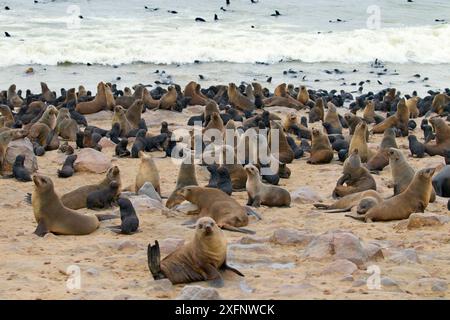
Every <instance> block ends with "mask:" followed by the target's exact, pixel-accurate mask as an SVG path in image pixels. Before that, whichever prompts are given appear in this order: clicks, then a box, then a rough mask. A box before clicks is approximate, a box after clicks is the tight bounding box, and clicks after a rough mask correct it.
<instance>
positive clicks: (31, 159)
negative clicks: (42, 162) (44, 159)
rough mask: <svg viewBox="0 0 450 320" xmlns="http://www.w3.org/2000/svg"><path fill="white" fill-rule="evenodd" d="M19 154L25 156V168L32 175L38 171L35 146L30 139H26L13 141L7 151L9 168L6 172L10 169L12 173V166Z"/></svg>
mask: <svg viewBox="0 0 450 320" xmlns="http://www.w3.org/2000/svg"><path fill="white" fill-rule="evenodd" d="M19 154H23V155H24V156H25V168H27V169H28V170H29V171H30V173H33V172H36V171H37V170H38V163H37V159H36V156H35V155H34V151H33V144H32V143H31V142H30V140H29V139H28V138H24V139H17V140H13V141H11V142H10V143H9V144H8V148H7V149H6V163H7V164H8V166H6V170H5V171H8V167H10V170H11V172H12V166H13V164H14V161H16V157H17V156H18V155H19Z"/></svg>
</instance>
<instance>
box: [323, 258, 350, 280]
mask: <svg viewBox="0 0 450 320" xmlns="http://www.w3.org/2000/svg"><path fill="white" fill-rule="evenodd" d="M356 270H358V267H357V266H356V264H354V263H353V262H351V261H349V260H345V259H338V260H336V261H333V262H332V263H331V264H329V265H328V266H326V267H325V268H324V269H323V270H322V275H329V274H339V275H344V276H346V275H351V274H352V273H353V272H355V271H356Z"/></svg>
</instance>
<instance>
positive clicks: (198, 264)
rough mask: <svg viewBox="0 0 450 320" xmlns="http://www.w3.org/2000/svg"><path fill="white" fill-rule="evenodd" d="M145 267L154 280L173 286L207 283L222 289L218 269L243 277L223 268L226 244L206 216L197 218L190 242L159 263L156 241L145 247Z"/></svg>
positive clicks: (225, 265) (226, 267)
mask: <svg viewBox="0 0 450 320" xmlns="http://www.w3.org/2000/svg"><path fill="white" fill-rule="evenodd" d="M147 257H148V267H149V270H150V272H151V273H152V275H153V278H154V279H155V280H159V279H163V278H167V279H169V280H170V282H172V283H173V284H180V283H190V282H196V281H209V282H210V284H211V285H212V286H216V287H222V286H223V278H222V275H221V273H220V271H221V270H230V271H233V272H234V273H236V274H238V275H240V276H244V275H243V274H242V273H241V272H239V271H238V270H236V269H234V268H231V267H230V266H228V265H227V263H226V259H227V241H226V238H225V236H224V234H223V232H222V230H220V228H219V227H218V226H217V224H216V222H215V221H214V220H213V219H211V218H208V217H203V218H200V219H199V220H198V221H197V223H196V226H195V235H194V238H193V239H192V241H190V242H189V243H187V244H184V245H183V246H182V247H180V248H178V249H176V250H175V251H174V252H172V253H171V254H169V255H168V256H167V257H165V258H164V259H163V260H162V261H161V260H160V249H159V244H158V241H156V243H155V245H153V246H152V245H151V244H149V245H148V250H147Z"/></svg>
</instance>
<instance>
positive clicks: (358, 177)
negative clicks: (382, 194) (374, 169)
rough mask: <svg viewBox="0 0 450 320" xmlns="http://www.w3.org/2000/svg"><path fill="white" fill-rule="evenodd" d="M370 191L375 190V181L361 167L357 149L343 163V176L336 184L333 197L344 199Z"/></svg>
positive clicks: (366, 170) (365, 169) (367, 171)
mask: <svg viewBox="0 0 450 320" xmlns="http://www.w3.org/2000/svg"><path fill="white" fill-rule="evenodd" d="M344 184H346V185H344ZM370 189H372V190H377V185H376V183H375V179H374V178H373V177H372V175H371V174H370V172H369V170H368V169H367V168H365V167H363V166H362V163H361V158H360V157H359V152H358V149H355V150H354V151H353V152H352V153H351V154H350V156H349V157H348V158H347V159H346V160H345V162H344V169H343V174H342V176H341V177H340V178H339V180H338V181H337V183H336V187H335V188H334V191H333V197H334V198H338V197H344V196H346V195H349V194H352V193H357V192H361V191H366V190H370Z"/></svg>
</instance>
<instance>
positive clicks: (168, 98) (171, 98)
mask: <svg viewBox="0 0 450 320" xmlns="http://www.w3.org/2000/svg"><path fill="white" fill-rule="evenodd" d="M176 106H177V90H175V88H174V87H172V86H170V87H168V88H167V93H165V94H164V95H163V96H162V97H161V99H160V100H159V108H160V109H163V110H173V108H174V107H176Z"/></svg>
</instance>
